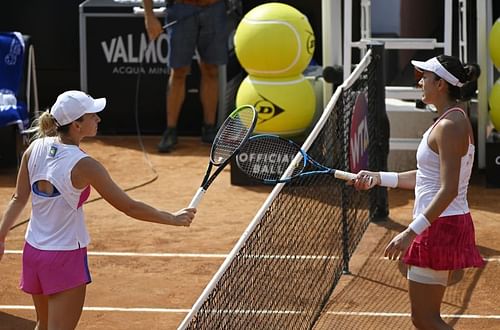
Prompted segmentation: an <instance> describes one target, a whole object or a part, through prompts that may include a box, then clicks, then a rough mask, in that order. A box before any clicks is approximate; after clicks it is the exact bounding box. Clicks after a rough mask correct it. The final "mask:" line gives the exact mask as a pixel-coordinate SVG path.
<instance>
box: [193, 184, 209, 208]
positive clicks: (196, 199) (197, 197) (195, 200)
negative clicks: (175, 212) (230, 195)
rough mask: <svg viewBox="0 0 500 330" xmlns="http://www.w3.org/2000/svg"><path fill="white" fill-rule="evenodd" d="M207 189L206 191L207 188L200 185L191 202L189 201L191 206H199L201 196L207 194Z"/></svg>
mask: <svg viewBox="0 0 500 330" xmlns="http://www.w3.org/2000/svg"><path fill="white" fill-rule="evenodd" d="M205 191H206V190H205V189H203V188H202V187H200V188H199V189H198V191H197V192H196V194H195V195H194V197H193V199H192V200H191V203H189V207H194V208H196V207H197V206H198V204H200V201H201V198H202V197H203V195H205Z"/></svg>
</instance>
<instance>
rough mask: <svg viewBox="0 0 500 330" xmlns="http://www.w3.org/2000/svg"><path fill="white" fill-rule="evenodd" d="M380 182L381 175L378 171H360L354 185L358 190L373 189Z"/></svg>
mask: <svg viewBox="0 0 500 330" xmlns="http://www.w3.org/2000/svg"><path fill="white" fill-rule="evenodd" d="M378 184H380V175H379V174H378V172H370V171H359V173H358V174H357V177H356V180H354V182H353V185H354V188H356V189H357V190H368V189H372V188H373V187H375V186H376V185H378Z"/></svg>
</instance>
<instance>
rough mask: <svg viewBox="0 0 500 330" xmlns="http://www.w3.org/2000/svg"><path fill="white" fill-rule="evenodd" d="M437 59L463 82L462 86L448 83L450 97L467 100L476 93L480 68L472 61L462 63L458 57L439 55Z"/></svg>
mask: <svg viewBox="0 0 500 330" xmlns="http://www.w3.org/2000/svg"><path fill="white" fill-rule="evenodd" d="M437 59H438V61H439V62H440V63H441V65H442V66H444V67H445V69H446V70H448V72H449V73H451V74H452V75H454V76H455V77H457V78H458V80H459V81H460V82H461V83H462V84H464V85H463V86H462V87H458V86H453V85H451V84H450V83H448V87H449V88H448V90H449V94H450V97H451V98H452V99H454V100H457V101H469V100H470V99H471V98H472V97H474V96H475V95H476V90H477V79H478V78H479V75H480V74H481V68H480V67H479V65H477V64H474V63H467V64H465V65H462V63H461V62H460V60H459V59H458V57H455V56H449V55H439V56H438V57H437Z"/></svg>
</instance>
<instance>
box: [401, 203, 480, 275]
mask: <svg viewBox="0 0 500 330" xmlns="http://www.w3.org/2000/svg"><path fill="white" fill-rule="evenodd" d="M403 262H404V263H406V264H408V265H414V266H418V267H425V268H431V269H435V270H454V269H463V268H469V267H483V266H484V264H485V262H484V259H483V258H482V257H481V254H480V253H479V250H478V249H477V247H476V242H475V234H474V224H473V223H472V217H471V215H470V213H467V214H457V215H450V216H445V217H439V218H437V219H436V220H435V221H433V222H432V225H431V226H430V227H429V228H427V229H426V230H425V231H424V232H423V233H421V234H420V235H418V236H417V237H415V239H414V240H413V243H412V244H411V246H410V248H409V249H408V250H407V251H406V254H405V256H404V258H403Z"/></svg>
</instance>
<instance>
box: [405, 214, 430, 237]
mask: <svg viewBox="0 0 500 330" xmlns="http://www.w3.org/2000/svg"><path fill="white" fill-rule="evenodd" d="M430 225H431V223H430V222H429V220H427V218H426V217H425V215H423V214H422V213H420V214H419V215H417V217H416V218H415V219H413V221H412V222H411V223H410V225H409V226H408V227H410V229H411V230H413V231H414V232H415V234H417V235H420V234H421V233H422V232H423V231H424V230H426V229H427V228H428V227H430Z"/></svg>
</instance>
